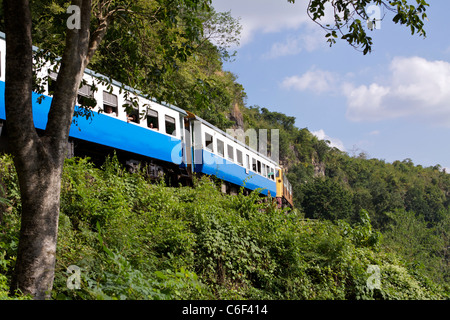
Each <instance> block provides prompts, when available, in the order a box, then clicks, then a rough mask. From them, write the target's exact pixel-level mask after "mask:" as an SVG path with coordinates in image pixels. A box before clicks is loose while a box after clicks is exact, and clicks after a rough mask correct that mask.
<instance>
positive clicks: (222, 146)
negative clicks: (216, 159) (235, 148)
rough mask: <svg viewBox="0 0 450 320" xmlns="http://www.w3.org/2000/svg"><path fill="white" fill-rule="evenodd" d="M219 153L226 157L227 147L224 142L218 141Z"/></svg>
mask: <svg viewBox="0 0 450 320" xmlns="http://www.w3.org/2000/svg"><path fill="white" fill-rule="evenodd" d="M217 153H218V154H219V155H221V156H222V157H223V156H224V155H225V145H224V143H223V141H222V140H219V139H217Z"/></svg>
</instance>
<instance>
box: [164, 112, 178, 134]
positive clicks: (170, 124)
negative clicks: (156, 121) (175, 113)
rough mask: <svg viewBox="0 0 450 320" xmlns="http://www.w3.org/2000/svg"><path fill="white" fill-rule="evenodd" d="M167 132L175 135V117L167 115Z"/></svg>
mask: <svg viewBox="0 0 450 320" xmlns="http://www.w3.org/2000/svg"><path fill="white" fill-rule="evenodd" d="M166 133H168V134H171V135H173V136H174V135H175V133H176V132H175V118H173V117H170V116H167V115H166Z"/></svg>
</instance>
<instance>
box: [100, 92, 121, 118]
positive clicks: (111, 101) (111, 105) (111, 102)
mask: <svg viewBox="0 0 450 320" xmlns="http://www.w3.org/2000/svg"><path fill="white" fill-rule="evenodd" d="M103 110H104V111H105V113H106V114H110V115H113V116H115V117H117V116H118V114H119V113H118V111H119V110H118V102H117V96H116V95H115V94H112V93H109V92H106V91H103Z"/></svg>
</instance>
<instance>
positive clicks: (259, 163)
mask: <svg viewBox="0 0 450 320" xmlns="http://www.w3.org/2000/svg"><path fill="white" fill-rule="evenodd" d="M257 163H258V173H261V161H259V160H258V162H257Z"/></svg>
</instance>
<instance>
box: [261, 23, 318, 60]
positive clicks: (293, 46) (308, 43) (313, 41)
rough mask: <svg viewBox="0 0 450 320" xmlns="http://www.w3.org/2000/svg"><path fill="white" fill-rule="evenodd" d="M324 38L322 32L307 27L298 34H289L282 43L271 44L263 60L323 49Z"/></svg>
mask: <svg viewBox="0 0 450 320" xmlns="http://www.w3.org/2000/svg"><path fill="white" fill-rule="evenodd" d="M325 43H326V41H325V37H324V33H323V31H322V30H321V29H320V28H318V27H317V25H314V26H313V28H312V27H309V26H307V27H306V28H305V30H304V31H302V32H299V34H295V35H293V34H289V35H287V36H286V38H285V39H284V40H283V41H279V42H275V43H274V44H272V47H271V48H270V50H269V51H268V52H267V53H265V54H263V56H262V57H263V58H264V59H274V58H279V57H284V56H289V55H296V54H298V53H300V52H302V51H304V50H306V51H307V52H311V51H314V50H316V49H318V48H319V47H325Z"/></svg>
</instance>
